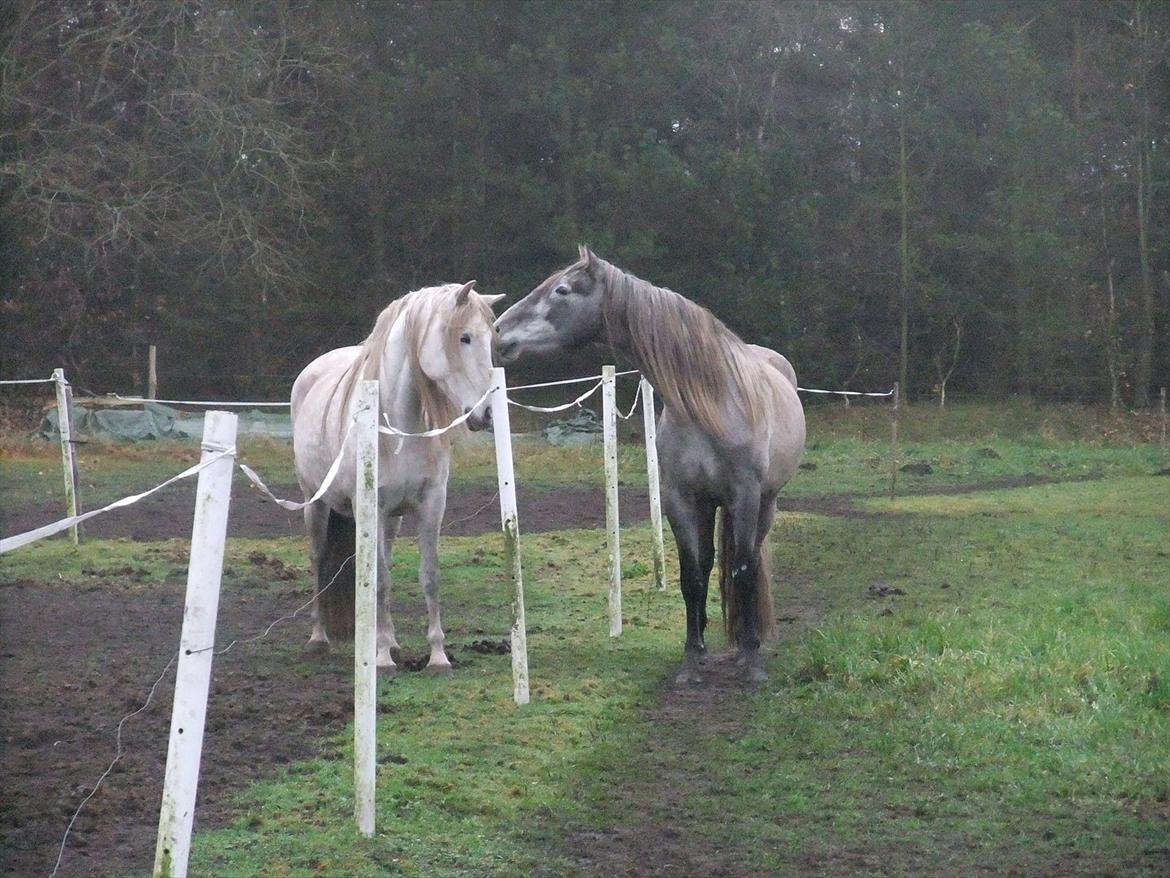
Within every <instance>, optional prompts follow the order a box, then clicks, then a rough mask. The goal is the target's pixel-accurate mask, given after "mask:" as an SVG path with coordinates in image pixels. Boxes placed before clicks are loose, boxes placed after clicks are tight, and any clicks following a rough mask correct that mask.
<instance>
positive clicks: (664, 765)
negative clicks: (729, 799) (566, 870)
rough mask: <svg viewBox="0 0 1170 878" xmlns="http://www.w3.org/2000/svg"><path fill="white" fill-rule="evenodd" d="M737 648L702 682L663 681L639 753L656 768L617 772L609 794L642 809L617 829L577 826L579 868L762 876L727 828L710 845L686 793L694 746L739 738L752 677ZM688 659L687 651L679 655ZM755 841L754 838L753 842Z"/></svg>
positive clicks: (586, 871)
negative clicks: (741, 703) (745, 674)
mask: <svg viewBox="0 0 1170 878" xmlns="http://www.w3.org/2000/svg"><path fill="white" fill-rule="evenodd" d="M734 658H735V656H734V653H730V652H725V653H718V654H712V655H710V656H709V657H708V660H707V663H706V665H705V667H704V671H703V675H704V677H703V682H702V683H701V684H698V685H682V684H675V683H674V682H673V680H671V681H670V682H668V683H664V684H663V688H662V690H661V693H660V695H659V698H658V701H657V704H656V705H655V707H653V708H652V709H651V710H650V711H649V712H648V719H649V725H650V727H651V728H653V729H655V734H653V735H650V736H649V737H648V738H647V740H646V742H645V744H646V747H647V749H646V751H645V752H643V753H641V754H640V755H639V760H640V761H642V762H643V763H644V764H646V765H649V766H652V770H648V771H645V772H641V773H639V775H638V777H636V778H634V779H628V778H620V779H619V778H613V781H614V783H613V785H612V787H611V788H610V789H609V791H608V795H609V796H611V797H613V799H614V800H615V801H616V802H618V803H619V804H618V805H617V807H616V808H615V809H614V810H615V812H616V813H620V814H629V815H631V817H634V816H635V815H636V819H631V820H630V821H628V822H623V823H622V824H621V825H619V826H617V827H616V828H614V829H612V830H610V831H607V832H599V831H597V830H578V831H570V832H569V834H568V835H567V837H566V839H565V842H564V844H565V850H566V853H567V854H568V856H569V857H570V859H571V860H572V861H573V862H574V866H575V868H574V872H573V874H575V875H581V876H594V875H596V876H599V878H600V876H604V878H609V876H613V875H623V876H635V878H682V876H691V875H705V876H713V878H746V876H749V875H759V874H760V873H759V871H758V870H756V869H748V868H747V867H745V866H742V865H740V863H741V862H742V857H739V856H737V851H736V842H735V841H734V839H735V834H734V833H732V832H729V833H726V834H725V835H724V841H723V843H722V844H720V845H709V844H706V843H704V842H702V841H700V840H699V838H698V837H697V836H696V835H695V834H694V833H693V832H692V831H691V826H690V823H691V821H692V820H694V819H695V818H694V816H693V815H692V814H691V813H690V811H689V808H688V806H687V802H686V799H687V797H688V796H689V795H691V794H693V793H694V791H695V787H694V783H695V776H696V774H697V772H696V770H695V765H694V763H693V760H694V758H695V757H694V755H693V754H695V753H702V752H703V751H704V749H705V746H704V745H705V742H706V741H709V740H712V739H714V738H718V737H724V738H727V737H733V736H735V735H737V734H739V733H740V732H742V728H743V727H742V724H741V723H740V722H739V720H738V719H736V717H737V716H739V715H742V712H741V711H736V710H734V709H732V708H733V707H734V703H735V701H736V700H737V699H738V698H740V697H742V694H743V692H744V691H745V688H746V684H744V683H743V681H742V677H741V674H740V669H739V668H738V667H736V665H735V661H734ZM680 661H681V655H680ZM749 843H750V842H749Z"/></svg>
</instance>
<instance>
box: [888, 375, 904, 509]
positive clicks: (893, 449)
mask: <svg viewBox="0 0 1170 878" xmlns="http://www.w3.org/2000/svg"><path fill="white" fill-rule="evenodd" d="M900 396H901V390H900V385H899V382H897V381H895V382H894V408H893V412H892V417H891V418H890V499H891V500H893V499H894V491H895V489H896V488H897V485H898V405H899V402H900Z"/></svg>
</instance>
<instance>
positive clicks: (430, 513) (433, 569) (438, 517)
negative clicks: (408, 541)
mask: <svg viewBox="0 0 1170 878" xmlns="http://www.w3.org/2000/svg"><path fill="white" fill-rule="evenodd" d="M446 508H447V496H446V490H445V486H444V490H443V491H435V492H434V493H433V494H431V495H430V496H428V497H427V498H425V499H424V500H423V502H422V504H421V505H420V508H419V526H418V550H419V563H418V580H419V585H421V586H422V590H423V595H424V597H425V598H426V601H427V642H428V643H429V644H430V645H431V656H430V659H429V660H428V661H427V668H426V669H427V670H428V671H429V672H431V673H438V674H449V673H450V672H451V660H450V659H449V658H448V657H447V650H446V648H445V645H446V636H445V635H444V634H443V625H442V620H441V618H440V612H439V529H440V527H441V526H442V523H443V513H444V511H445V510H446Z"/></svg>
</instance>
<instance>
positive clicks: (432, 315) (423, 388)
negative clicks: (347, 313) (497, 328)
mask: <svg viewBox="0 0 1170 878" xmlns="http://www.w3.org/2000/svg"><path fill="white" fill-rule="evenodd" d="M462 287H463V285H462V284H443V285H441V286H435V287H423V288H422V289H419V290H414V291H413V292H410V293H407V294H406V295H405V296H403V297H401V298H400V299H395V300H394V301H393V302H391V303H390V304H389V305H387V306H386V307H385V308H384V309H382V313H381V314H379V315H378V319H377V320H376V321H375V322H374V328H373V330H371V332H370V334H369V335H368V336H367V337H366V340H365V341H364V342H362V345H361V350H360V351H359V352H358V355H357V357H355V358H354V361H353V362H352V363H351V364H350V365H349V366H348V367H347V368H346V370H345V371H344V372H343V373H342V374H341V376H340V378H339V379H338V382H337V389H336V390H335V391H334V393H335V399H336V394H338V393H340V394H341V398H340V400H339V404H338V405H330V406H326V409H325V412H326V413H327V412H328V411H329V410H331V409H332V410H334V411H336V412H337V413H338V419H339V421H338V428H339V429H340V428H341V423H342V421H343V420H344V417H345V413H346V412H348V411H349V407H350V402H351V401H352V399H353V395H354V393H356V391H357V385H358V381H360V380H371V379H375V378H376V379H378V380H380V381H381V380H384V378H385V376H383V375H382V374H381V371H382V362H383V353H384V352H385V350H386V345H387V344H388V343H389V340H390V334H391V332H392V331H393V330H394V327H395V326H396V325H397V324H398V323H399V321H403V337H404V339H405V342H406V363H405V365H406V367H407V368H408V369H409V370H410V374H411V378H412V379H413V381H414V385H415V388H416V389H417V390H418V394H419V398H420V399H421V401H422V415H423V421H424V423H425V424H426V428H427V429H431V428H433V427H438V426H442V425H443V424H447V423H450V422H451V421H452V420H454V419H455V417H456V416H457V415H458V411H457V406H455V405H454V404H452V402H451V401H450V400H449V399H448V398H447V396H446V395H445V394H444V393H443V392H442V391H441V390H440V389H439V387H438V385H437V384H435V382H434V381H432V380H431V379H430V378H428V377H427V375H426V373H425V372H424V371H423V370H422V366H421V365H420V362H419V360H420V357H421V354H422V348H423V344H424V342H425V340H426V338H427V335H428V333H429V332H430V330H431V329H432V327H433V326H434V324H435V322H436V321H441V322H442V326H441V327H440V329H441V331H442V333H443V335H442V340H443V350H444V351H445V352H446V354H447V356H448V357H453V356H454V355H455V353H456V351H457V350H458V345H459V336H460V335H461V334H462V333H463V330H464V328H465V327H466V326H467V325H468V324H469V323H470V322H471V321H472V320H473V319H474V318H475V317H476V316H479V317H481V318H482V319H484V320H486V321H487V323H488V325H491V323H492V319H493V315H492V309H491V305H489V304H488V303H487V302H486V301H484V299H483V298H482V297H480V296H468V297H467V301H466V303H465V304H463V305H461V306H456V304H455V301H456V296H457V294H458V292H459V291H460V289H462ZM327 416H328V415H327V414H323V417H327ZM450 435H451V434H449V433H446V434H443V437H442V438H443V440H444V441H449V438H450Z"/></svg>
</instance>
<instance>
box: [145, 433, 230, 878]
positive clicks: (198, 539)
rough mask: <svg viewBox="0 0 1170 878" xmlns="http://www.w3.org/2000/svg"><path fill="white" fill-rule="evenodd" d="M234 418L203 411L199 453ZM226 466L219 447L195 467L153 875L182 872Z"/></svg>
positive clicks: (215, 600) (215, 601) (213, 444)
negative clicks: (198, 468)
mask: <svg viewBox="0 0 1170 878" xmlns="http://www.w3.org/2000/svg"><path fill="white" fill-rule="evenodd" d="M236 425H237V419H236V416H235V415H234V414H231V413H230V412H208V413H207V419H206V421H205V423H204V426H203V460H205V461H206V460H208V459H209V458H211V457H213V456H214V455H216V454H218V453H220V452H222V451H225V450H227V449H231V448H234V446H235V443H236ZM234 468H235V459H234V456H233V455H225V456H224V457H222V458H220V459H219V460H218V461H216V462H215V463H213V464H212V465H211V466H209V467H207V469H205V470H203V471H202V472H200V473H199V483H198V485H197V487H196V494H195V520H194V524H193V525H192V529H191V560H190V564H189V565H188V567H187V598H186V603H185V604H184V607H183V632H182V634H181V636H180V638H179V665H178V669H177V670H176V672H175V698H174V706H173V708H172V710H171V738H170V744H169V746H168V747H167V770H166V778H165V780H164V782H163V796H162V807H161V808H160V810H159V817H158V844H157V845H156V847H155V852H154V875H155V878H162V876H167V878H185V876H186V875H187V859H188V857H189V855H190V853H191V826H192V821H193V819H194V817H195V792H196V790H197V788H198V786H199V760H200V756H201V755H202V751H203V724H204V720H205V719H206V718H207V691H208V687H209V685H210V682H211V659H212V655H213V654H214V646H215V619H216V615H217V613H218V611H219V584H220V578H221V576H222V575H223V554H224V541H225V538H226V536H227V518H228V504H229V501H230V500H231V487H232V470H233V469H234Z"/></svg>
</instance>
